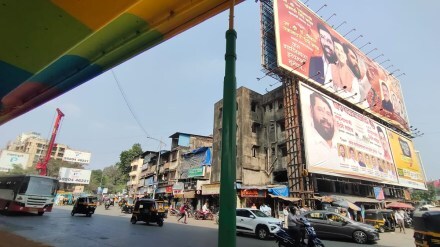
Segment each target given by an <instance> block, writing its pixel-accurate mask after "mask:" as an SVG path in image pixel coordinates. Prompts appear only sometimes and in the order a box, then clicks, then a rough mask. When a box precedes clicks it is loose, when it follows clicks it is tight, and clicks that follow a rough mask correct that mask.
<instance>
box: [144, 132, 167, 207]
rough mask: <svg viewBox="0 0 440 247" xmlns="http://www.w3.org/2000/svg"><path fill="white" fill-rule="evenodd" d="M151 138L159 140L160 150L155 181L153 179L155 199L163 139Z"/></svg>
mask: <svg viewBox="0 0 440 247" xmlns="http://www.w3.org/2000/svg"><path fill="white" fill-rule="evenodd" d="M148 138H149V139H152V140H156V141H159V152H158V154H157V162H156V176H155V177H154V180H155V181H153V199H154V198H155V197H156V189H157V187H158V186H159V165H160V153H161V149H162V143H163V142H162V139H160V140H157V139H155V138H152V137H148ZM163 144H165V143H163Z"/></svg>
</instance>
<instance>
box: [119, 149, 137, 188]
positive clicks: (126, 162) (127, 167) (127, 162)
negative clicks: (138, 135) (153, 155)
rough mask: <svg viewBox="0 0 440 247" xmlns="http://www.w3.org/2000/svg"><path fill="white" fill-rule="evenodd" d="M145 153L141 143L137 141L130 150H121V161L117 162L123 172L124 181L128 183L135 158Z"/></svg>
mask: <svg viewBox="0 0 440 247" xmlns="http://www.w3.org/2000/svg"><path fill="white" fill-rule="evenodd" d="M142 153H143V151H142V148H141V144H139V143H136V144H133V146H132V147H131V149H130V150H126V151H123V152H121V155H120V156H119V162H118V163H116V167H117V168H118V170H119V171H120V172H121V174H122V178H123V182H125V183H127V181H128V174H129V173H130V171H131V162H132V161H133V160H134V158H135V157H136V156H139V155H141V154H142Z"/></svg>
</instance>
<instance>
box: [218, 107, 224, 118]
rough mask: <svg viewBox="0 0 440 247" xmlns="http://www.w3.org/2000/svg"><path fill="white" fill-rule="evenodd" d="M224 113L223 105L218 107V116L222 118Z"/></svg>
mask: <svg viewBox="0 0 440 247" xmlns="http://www.w3.org/2000/svg"><path fill="white" fill-rule="evenodd" d="M222 113H223V107H220V108H219V109H218V118H222Z"/></svg>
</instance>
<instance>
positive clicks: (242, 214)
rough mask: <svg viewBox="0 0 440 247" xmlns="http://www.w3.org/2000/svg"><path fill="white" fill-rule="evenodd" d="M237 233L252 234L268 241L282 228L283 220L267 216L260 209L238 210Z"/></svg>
mask: <svg viewBox="0 0 440 247" xmlns="http://www.w3.org/2000/svg"><path fill="white" fill-rule="evenodd" d="M236 221H237V223H236V224H237V233H252V234H255V235H256V236H257V237H258V238H259V239H266V238H267V237H268V236H269V235H271V234H274V233H275V232H277V231H278V230H279V229H280V228H281V220H279V219H275V218H273V217H269V216H267V215H266V214H265V213H263V212H261V211H260V210H258V209H251V208H237V210H236Z"/></svg>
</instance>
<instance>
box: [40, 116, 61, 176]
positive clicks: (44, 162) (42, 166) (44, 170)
mask: <svg viewBox="0 0 440 247" xmlns="http://www.w3.org/2000/svg"><path fill="white" fill-rule="evenodd" d="M57 113H58V116H57V119H56V120H55V124H54V126H53V130H52V136H51V137H50V141H49V146H48V147H47V152H46V155H45V156H44V158H43V159H40V161H38V163H37V165H36V167H35V168H36V169H37V170H38V171H39V174H40V175H41V176H47V163H49V160H50V154H51V153H52V149H53V146H54V144H55V137H56V136H57V132H58V127H59V126H60V122H61V118H62V117H64V113H63V112H62V111H61V110H60V109H58V108H57Z"/></svg>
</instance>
